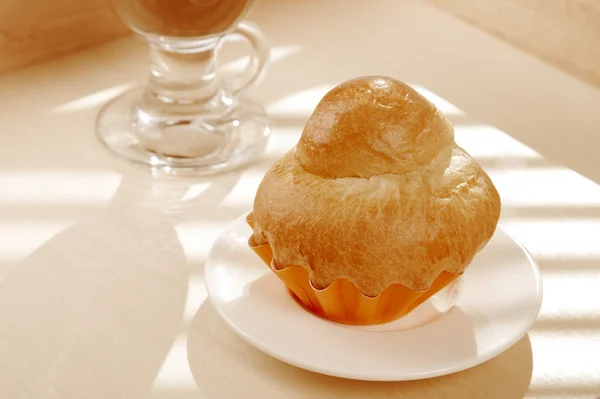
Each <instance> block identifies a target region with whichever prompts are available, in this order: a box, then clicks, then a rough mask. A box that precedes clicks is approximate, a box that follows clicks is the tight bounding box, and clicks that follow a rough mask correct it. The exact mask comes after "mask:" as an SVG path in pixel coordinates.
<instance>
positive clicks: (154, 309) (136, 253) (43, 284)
mask: <svg viewBox="0 0 600 399" xmlns="http://www.w3.org/2000/svg"><path fill="white" fill-rule="evenodd" d="M238 178H239V174H232V175H229V176H220V178H219V179H218V180H214V181H208V183H209V184H210V187H209V188H207V189H206V190H205V191H204V192H203V193H202V194H200V195H199V196H198V197H197V198H196V201H189V202H188V204H189V205H186V203H184V202H182V201H181V195H182V194H181V193H185V192H186V191H187V187H188V186H189V182H186V181H182V180H156V179H154V178H152V177H150V176H148V175H146V176H137V177H131V176H126V177H125V178H124V180H123V181H122V182H121V186H120V187H119V190H118V192H117V194H116V195H115V197H114V198H113V200H112V202H111V204H110V205H109V206H108V208H107V209H106V211H105V213H104V215H101V216H99V217H96V218H93V219H87V220H83V221H81V222H79V223H77V224H75V225H73V226H71V227H69V228H67V229H66V230H64V231H62V232H61V233H59V234H57V235H56V236H54V237H53V238H52V239H50V240H49V241H47V242H46V243H45V244H43V245H42V246H41V247H39V248H38V249H37V250H36V251H35V252H34V253H32V254H31V255H30V256H28V257H27V258H26V259H25V260H24V261H23V262H22V263H21V264H19V265H17V266H16V267H15V268H14V269H13V271H12V273H10V274H8V275H7V276H6V277H5V278H4V279H3V280H2V282H1V283H0V320H1V323H0V387H1V388H0V390H1V394H0V396H1V397H11V398H12V397H19V398H31V399H34V398H35V399H38V398H55V397H60V398H69V399H70V398H73V399H75V398H91V397H98V398H106V399H113V398H128V399H141V398H145V397H147V394H148V392H149V391H150V389H151V388H152V384H153V382H154V380H155V378H156V375H157V373H158V371H159V369H160V367H161V365H162V363H163V362H164V359H165V357H166V355H167V353H168V351H169V349H170V348H171V346H172V343H173V341H174V340H175V338H176V336H177V334H178V333H179V332H180V330H181V321H182V315H183V311H184V306H185V301H186V296H187V289H188V281H189V275H190V266H189V265H188V263H187V261H186V257H185V254H184V251H183V248H182V246H181V244H180V240H179V237H178V235H177V232H176V231H175V229H174V226H173V224H174V223H173V220H176V219H177V218H180V217H182V214H183V213H185V211H186V208H185V207H186V206H188V207H193V204H194V203H195V202H197V203H199V204H200V205H199V206H200V207H202V208H203V209H205V210H206V208H207V207H210V206H211V205H212V206H214V205H215V204H217V203H218V202H220V201H221V200H222V199H223V198H224V197H225V196H226V195H227V193H228V192H229V191H230V190H231V189H232V187H234V186H235V184H236V182H237V180H238ZM204 183H207V181H206V180H205V181H204ZM207 196H208V197H207Z"/></svg>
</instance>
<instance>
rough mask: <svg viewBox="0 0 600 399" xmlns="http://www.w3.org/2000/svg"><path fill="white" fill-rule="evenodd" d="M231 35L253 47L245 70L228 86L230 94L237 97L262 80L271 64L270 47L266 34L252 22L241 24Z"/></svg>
mask: <svg viewBox="0 0 600 399" xmlns="http://www.w3.org/2000/svg"><path fill="white" fill-rule="evenodd" d="M229 35H237V36H241V37H243V38H245V39H246V40H248V42H250V45H251V46H252V53H251V54H250V61H249V62H248V65H246V68H245V70H244V71H243V72H242V73H241V74H240V75H238V76H237V77H235V78H234V79H233V80H232V81H231V82H230V83H229V84H228V86H229V89H230V91H229V92H230V94H232V95H233V96H236V95H238V94H240V93H241V92H243V91H244V90H246V89H248V88H249V87H251V86H252V85H254V84H256V83H257V82H258V81H259V80H260V79H261V78H262V76H263V73H264V72H265V69H266V67H267V65H268V63H269V54H270V46H269V41H268V40H267V37H266V36H265V34H264V33H263V32H262V31H261V30H260V29H259V28H258V26H256V25H255V24H253V23H252V22H248V21H242V22H240V23H239V24H238V25H237V26H236V27H235V28H234V29H233V30H232V31H231V32H230V33H229Z"/></svg>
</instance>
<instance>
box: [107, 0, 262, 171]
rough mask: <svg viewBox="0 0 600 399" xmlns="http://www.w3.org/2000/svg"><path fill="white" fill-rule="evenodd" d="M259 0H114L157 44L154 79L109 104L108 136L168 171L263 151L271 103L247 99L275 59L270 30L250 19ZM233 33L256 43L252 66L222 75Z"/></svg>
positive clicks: (123, 152) (219, 165) (215, 165)
mask: <svg viewBox="0 0 600 399" xmlns="http://www.w3.org/2000/svg"><path fill="white" fill-rule="evenodd" d="M252 3H253V0H110V4H111V7H112V9H113V10H114V12H115V13H116V14H117V15H118V16H119V18H120V19H121V20H122V21H123V22H124V23H125V24H126V25H127V26H128V27H129V28H130V29H132V30H133V31H134V32H135V33H137V34H138V35H139V36H140V37H141V38H142V39H144V40H145V41H146V42H147V43H148V44H149V45H150V55H151V61H152V65H151V69H150V79H149V82H148V84H147V85H146V86H145V87H143V88H137V89H133V90H130V91H128V92H126V93H124V94H123V95H121V96H119V97H117V98H116V99H114V100H112V101H111V102H109V103H108V104H106V105H105V106H104V108H103V109H102V110H101V112H100V114H99V115H98V119H97V121H96V133H97V135H98V137H99V139H100V141H101V142H102V143H103V144H104V145H105V146H106V147H107V148H108V149H110V150H111V151H112V152H114V153H116V154H118V155H119V156H121V157H124V158H126V159H129V160H130V161H133V162H136V163H139V164H144V165H148V166H151V167H153V168H159V169H162V170H164V171H165V172H167V173H174V174H179V173H186V172H192V173H194V174H211V173H216V172H223V171H227V170H231V169H234V168H237V167H240V166H243V165H244V164H246V163H248V162H250V161H251V160H253V159H255V158H256V157H258V156H260V155H262V153H263V152H264V149H265V147H266V144H267V141H268V137H269V133H270V130H269V124H268V119H267V115H266V113H265V110H264V108H263V107H262V106H261V105H259V104H258V103H256V102H254V101H252V100H250V99H248V98H245V97H243V94H244V91H245V90H246V89H247V88H248V87H250V86H252V85H253V84H254V83H256V82H257V81H258V80H259V78H260V76H261V75H262V72H263V71H264V70H265V67H266V65H267V63H268V58H269V45H268V42H267V40H266V38H265V36H264V34H263V33H262V32H261V31H260V30H259V29H258V28H257V27H256V26H255V25H253V24H251V23H249V22H242V21H241V20H242V18H243V17H244V16H245V15H246V13H247V11H248V9H249V8H250V6H251V5H252ZM230 35H237V36H241V37H243V38H245V39H246V40H248V42H249V43H250V44H251V46H252V49H253V51H252V53H251V56H250V61H249V63H248V64H247V67H246V69H245V71H244V72H243V73H241V75H239V76H237V77H235V78H232V79H230V80H224V79H222V78H220V77H219V75H218V74H217V71H216V56H217V54H218V52H219V49H220V48H221V46H222V45H223V43H224V42H225V41H226V39H227V37H230Z"/></svg>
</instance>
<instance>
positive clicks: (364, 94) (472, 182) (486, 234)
mask: <svg viewBox="0 0 600 399" xmlns="http://www.w3.org/2000/svg"><path fill="white" fill-rule="evenodd" d="M253 212H254V234H253V236H252V240H253V241H254V244H257V245H260V244H269V245H270V246H271V248H272V250H273V262H274V266H275V267H276V268H278V269H283V268H285V267H287V266H291V265H301V266H304V267H306V268H307V269H308V270H309V273H310V278H311V282H312V284H313V286H314V287H315V288H317V289H323V288H326V287H328V286H329V285H330V284H331V283H333V282H334V281H335V280H336V279H338V278H347V279H349V280H350V281H352V282H353V283H354V284H355V285H356V286H357V287H358V288H359V289H360V291H361V292H362V293H363V294H365V295H367V296H377V295H379V294H380V293H381V292H382V291H383V290H384V289H385V288H386V287H388V286H389V285H391V284H402V285H405V286H406V287H408V288H411V289H413V290H416V291H421V290H426V289H428V288H429V286H430V285H431V283H432V282H433V281H434V280H435V278H436V277H437V276H438V275H439V274H440V273H441V272H442V271H443V270H446V271H448V272H450V273H453V274H460V273H462V272H463V271H464V269H465V268H466V267H467V266H468V265H469V263H470V262H471V260H472V259H473V256H474V255H475V254H476V253H477V252H478V251H479V250H481V249H482V248H483V246H484V245H485V244H486V243H487V242H488V240H489V239H490V238H491V237H492V235H493V233H494V231H495V229H496V225H497V223H498V219H499V216H500V197H499V195H498V192H497V191H496V189H495V187H494V185H493V184H492V182H491V180H490V178H489V177H488V175H487V174H486V173H485V172H484V171H483V169H482V168H481V167H480V166H479V165H478V164H477V163H476V162H475V161H474V160H473V158H471V157H470V156H469V155H468V154H467V153H466V152H465V151H464V150H463V149H462V148H460V147H458V146H457V145H456V144H455V142H454V131H453V128H452V125H451V124H450V123H449V122H448V121H447V120H446V118H445V117H444V116H443V115H442V114H441V113H440V112H439V111H438V110H437V109H436V108H435V106H434V105H433V104H431V103H430V102H429V101H427V100H426V99H425V98H424V97H422V96H421V95H420V94H419V93H417V92H416V91H415V90H413V89H412V88H410V87H409V86H408V85H406V84H404V83H402V82H399V81H397V80H394V79H391V78H387V77H378V76H373V77H362V78H357V79H353V80H350V81H347V82H345V83H343V84H341V85H339V86H337V87H336V88H334V89H333V90H331V91H330V92H329V93H327V94H326V95H325V96H324V97H323V99H322V100H321V102H320V103H319V104H318V105H317V107H316V109H315V111H314V113H313V114H312V116H311V118H310V120H309V122H308V123H307V125H306V127H305V129H304V131H303V134H302V137H301V138H300V141H299V143H298V144H297V145H296V146H295V147H294V148H293V149H291V150H290V151H289V152H288V153H287V154H285V155H284V156H283V157H282V158H281V159H280V160H279V161H277V162H276V163H275V164H274V165H273V166H272V167H271V168H270V170H269V171H268V172H267V174H266V175H265V177H264V178H263V180H262V182H261V184H260V186H259V188H258V191H257V194H256V198H255V201H254V210H253Z"/></svg>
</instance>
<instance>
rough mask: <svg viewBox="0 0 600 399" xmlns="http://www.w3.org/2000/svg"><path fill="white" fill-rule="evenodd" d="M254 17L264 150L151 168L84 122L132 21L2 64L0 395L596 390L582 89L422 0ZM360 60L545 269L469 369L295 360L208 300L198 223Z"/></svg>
mask: <svg viewBox="0 0 600 399" xmlns="http://www.w3.org/2000/svg"><path fill="white" fill-rule="evenodd" d="M252 19H253V20H255V21H256V22H258V23H259V24H260V25H261V27H262V28H263V29H264V30H265V31H266V33H267V34H268V35H269V37H270V38H271V41H272V45H273V59H274V62H273V65H272V66H271V68H270V71H269V73H268V75H267V76H266V79H265V81H264V82H263V83H262V85H261V86H259V87H258V88H257V89H256V90H255V91H254V92H253V93H252V94H253V96H255V97H256V98H258V99H259V100H260V101H262V102H263V103H264V104H266V106H267V107H268V109H269V112H270V114H271V116H272V119H273V125H274V129H273V137H272V141H271V143H270V147H269V152H268V154H267V156H266V157H265V158H264V159H263V160H262V161H261V162H259V163H257V164H255V165H253V166H252V167H249V168H247V169H245V170H243V171H241V172H239V173H233V174H229V175H225V176H220V177H218V178H215V179H179V180H165V179H153V178H152V177H151V176H148V175H146V174H144V173H141V172H137V171H134V170H132V169H131V168H129V167H128V165H124V164H122V163H120V162H117V161H115V160H113V159H112V158H111V157H109V156H108V155H107V154H106V152H105V151H104V150H103V148H101V146H100V145H99V144H98V142H97V141H96V139H95V138H94V134H93V126H94V117H95V115H96V113H97V112H98V109H99V107H100V105H101V104H102V103H104V102H105V101H106V100H107V99H108V98H110V97H111V96H114V95H115V94H117V93H119V92H120V91H122V90H124V89H125V88H126V87H128V86H129V85H132V84H138V83H142V82H143V81H144V79H145V76H146V73H147V66H148V65H147V53H146V49H145V47H144V46H143V45H141V44H140V43H139V42H138V41H137V40H135V39H133V38H126V39H123V40H120V41H117V42H114V43H110V44H108V45H105V46H103V47H100V48H96V49H93V50H90V51H87V52H84V53H80V54H77V55H74V56H71V57H69V58H65V59H61V60H56V61H52V62H50V63H46V64H43V65H39V66H36V67H33V68H29V69H27V70H22V71H19V72H15V73H11V74H9V75H5V76H2V77H0V88H1V89H0V132H1V134H0V398H2V399H5V398H6V399H9V398H10V399H13V398H19V399H21V398H27V399H29V398H31V399H45V398H51V399H58V398H61V399H63V398H65V399H83V398H85V399H94V398H102V399H113V398H127V399H196V398H198V399H226V398H235V399H238V398H244V399H246V398H248V399H250V398H311V399H312V398H365V399H367V398H369V399H372V398H415V399H416V398H419V399H430V398H452V399H454V398H460V399H462V398H465V399H471V398H485V399H513V398H523V397H527V398H540V399H547V398H565V399H567V398H568V399H576V398H586V399H592V398H595V397H597V396H598V395H600V360H599V359H600V291H598V290H597V288H598V286H600V244H599V237H600V186H598V185H597V184H596V183H594V181H596V182H597V181H600V161H598V160H597V159H596V158H595V157H596V156H597V151H598V148H600V146H599V144H600V134H599V133H600V91H598V90H597V89H594V88H592V87H590V86H588V85H586V84H584V83H582V82H580V81H578V80H575V79H574V78H572V77H570V76H568V75H566V74H565V73H563V72H560V71H558V70H557V69H555V68H553V67H551V66H549V65H547V64H544V63H543V62H541V61H538V60H537V59H535V58H532V57H531V56H528V55H527V54H525V53H523V52H520V51H518V50H516V49H515V48H512V47H510V46H509V45H507V44H504V43H502V42H500V41H498V40H497V39H494V38H492V37H491V36H489V35H487V34H485V33H482V32H481V31H479V30H477V29H476V28H473V27H471V26H469V25H466V24H465V23H463V22H460V21H459V20H457V19H455V18H453V17H451V16H449V15H448V14H445V13H443V12H442V11H439V10H438V9H436V8H434V7H433V6H431V5H428V4H425V3H421V2H419V1H398V0H389V1H386V0H377V1H370V2H368V1H353V0H340V1H337V0H329V1H276V0H271V1H263V2H259V4H258V5H257V6H256V8H255V9H254V11H253V13H252ZM238 51H242V48H241V47H238V46H236V45H232V47H231V49H230V56H231V57H235V56H236V54H238ZM365 74H386V75H391V76H395V77H397V78H399V79H402V80H404V81H406V82H409V83H411V84H414V85H416V86H418V87H419V88H420V89H421V90H423V92H424V93H426V94H427V95H428V96H429V97H430V98H431V99H432V100H433V101H434V102H436V104H437V105H438V106H439V107H440V108H441V109H442V110H443V111H444V112H446V113H447V114H448V115H449V117H450V118H451V120H452V121H453V122H454V124H455V127H456V131H457V133H456V137H457V140H458V141H459V142H460V143H461V144H463V145H464V146H465V147H466V148H467V149H468V150H469V151H470V152H472V153H473V154H474V155H475V156H476V157H477V158H478V159H479V160H480V161H481V163H482V164H483V166H484V167H485V168H486V169H487V170H488V171H489V173H490V175H491V176H492V178H493V179H494V181H495V183H496V185H497V187H498V188H499V190H500V191H501V194H502V197H503V200H504V209H503V216H502V224H503V227H504V228H505V229H507V230H508V231H509V232H511V233H512V234H514V235H515V236H516V237H518V238H519V239H520V240H521V241H522V242H523V243H524V244H525V245H526V246H527V247H528V248H529V250H530V251H531V252H532V254H533V256H534V257H535V259H536V260H537V261H538V262H539V264H540V267H541V269H542V272H543V276H544V284H545V286H544V288H545V298H544V304H543V307H542V311H541V313H540V316H539V320H538V321H537V323H536V324H535V325H534V327H533V328H532V330H531V331H530V332H529V334H528V335H527V336H526V337H525V338H523V339H522V340H521V341H520V342H518V343H517V344H516V345H515V346H514V347H513V348H511V349H509V350H508V351H506V352H505V353H504V354H502V355H500V356H498V357H497V358H495V359H493V360H491V361H489V362H488V363H486V364H483V365H481V366H479V367H476V368H474V369H471V370H468V371H465V372H462V373H458V374H455V375H450V376H446V377H442V378H436V379H431V380H425V381H417V382H410V383H365V382H357V381H348V380H342V379H336V378H330V377H325V376H321V375H317V374H313V373H309V372H306V371H303V370H300V369H296V368H294V367H291V366H288V365H286V364H284V363H281V362H279V361H276V360H273V359H271V358H269V357H268V356H266V355H264V354H262V353H260V352H258V351H257V350H255V349H253V348H251V347H250V346H248V345H247V344H245V343H244V342H242V341H241V340H240V339H239V338H237V336H236V335H235V334H234V333H232V332H231V331H230V330H229V329H228V328H227V327H226V326H225V324H224V323H223V322H222V321H221V320H220V319H219V317H218V316H217V315H216V313H215V311H214V310H213V309H212V308H211V306H210V305H209V304H208V302H207V301H206V292H205V290H204V285H203V278H202V272H203V263H204V260H205V258H206V254H207V251H208V249H209V248H210V245H211V243H212V241H213V240H214V239H215V237H216V235H218V233H219V232H220V231H221V229H222V228H223V227H224V226H226V225H227V224H228V223H229V222H230V221H231V220H233V219H234V218H235V217H237V216H238V215H239V214H241V213H242V212H244V211H246V210H247V209H249V208H250V207H251V204H252V199H253V196H254V192H255V190H256V187H257V185H258V183H259V182H260V179H261V178H262V175H263V174H264V172H265V170H266V168H267V167H268V166H269V165H270V164H271V163H272V162H273V160H274V159H276V158H277V157H278V156H280V155H281V154H282V153H283V152H284V151H285V150H287V149H288V148H289V147H290V146H292V145H293V144H294V143H295V141H296V140H297V139H298V136H299V134H300V132H301V129H302V125H303V123H304V122H305V121H306V119H307V118H308V116H309V115H310V112H311V109H312V107H314V105H315V104H316V102H317V101H318V100H319V98H320V96H322V95H323V94H324V92H325V91H326V90H327V89H329V88H331V87H332V86H333V85H335V84H337V83H340V82H341V81H343V80H346V79H348V78H352V77H355V76H358V75H365ZM575 171H577V172H575ZM578 172H579V173H581V174H579V173H578ZM582 175H585V176H587V178H585V177H583V176H582ZM506 295H507V296H508V295H511V292H510V287H507V291H506Z"/></svg>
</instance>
